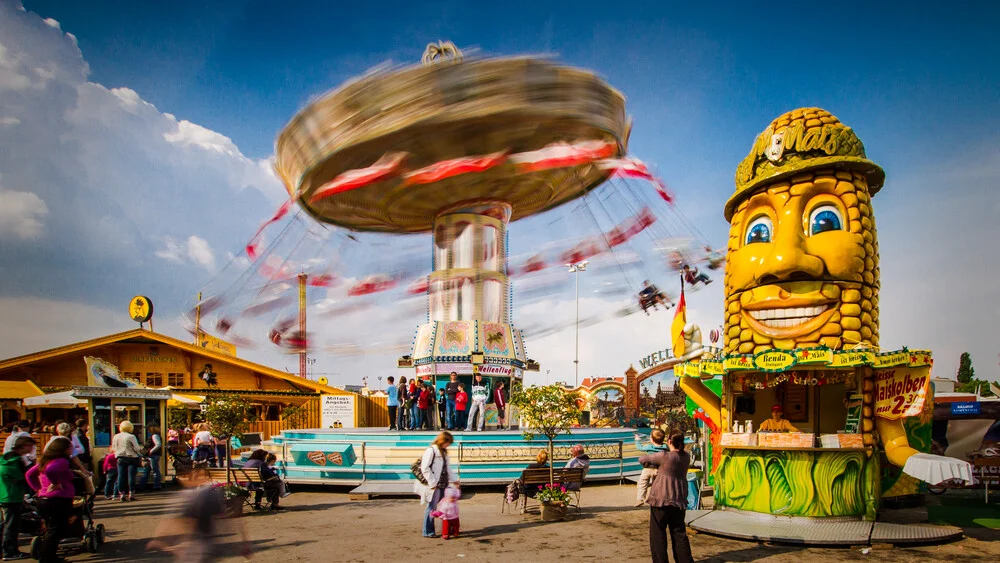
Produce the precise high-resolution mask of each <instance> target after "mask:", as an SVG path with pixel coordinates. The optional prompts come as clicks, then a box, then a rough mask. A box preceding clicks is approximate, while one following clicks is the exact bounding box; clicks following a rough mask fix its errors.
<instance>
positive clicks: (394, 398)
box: [385, 375, 399, 430]
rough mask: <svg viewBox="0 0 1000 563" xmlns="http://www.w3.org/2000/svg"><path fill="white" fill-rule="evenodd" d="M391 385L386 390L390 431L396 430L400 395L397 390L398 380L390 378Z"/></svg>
mask: <svg viewBox="0 0 1000 563" xmlns="http://www.w3.org/2000/svg"><path fill="white" fill-rule="evenodd" d="M388 381H389V384H388V385H386V388H385V396H386V400H385V406H387V407H389V430H395V429H396V414H397V411H398V410H399V394H398V390H397V389H396V383H395V381H396V378H395V377H393V376H391V375H390V376H389V379H388Z"/></svg>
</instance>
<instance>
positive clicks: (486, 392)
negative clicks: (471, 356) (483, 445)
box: [465, 373, 490, 432]
mask: <svg viewBox="0 0 1000 563" xmlns="http://www.w3.org/2000/svg"><path fill="white" fill-rule="evenodd" d="M489 399H490V386H489V384H488V383H486V382H485V381H483V375H482V374H481V373H477V374H476V377H475V378H474V380H473V382H472V406H471V407H469V422H468V424H466V426H465V431H466V432H472V427H473V426H475V425H476V415H477V414H478V415H479V431H480V432H482V431H483V428H484V427H485V426H486V401H488V400H489Z"/></svg>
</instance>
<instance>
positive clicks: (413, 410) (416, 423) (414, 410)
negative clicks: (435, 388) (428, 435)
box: [410, 401, 420, 430]
mask: <svg viewBox="0 0 1000 563" xmlns="http://www.w3.org/2000/svg"><path fill="white" fill-rule="evenodd" d="M417 428H420V407H418V406H417V402H416V401H413V404H412V405H411V406H410V430H416V429H417Z"/></svg>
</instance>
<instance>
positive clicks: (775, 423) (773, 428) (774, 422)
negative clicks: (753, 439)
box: [760, 405, 799, 432]
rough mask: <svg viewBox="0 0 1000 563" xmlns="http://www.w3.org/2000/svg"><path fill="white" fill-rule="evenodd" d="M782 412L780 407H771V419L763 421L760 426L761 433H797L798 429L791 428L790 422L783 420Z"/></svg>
mask: <svg viewBox="0 0 1000 563" xmlns="http://www.w3.org/2000/svg"><path fill="white" fill-rule="evenodd" d="M783 416H784V411H783V410H782V408H781V405H774V406H773V407H771V418H769V419H767V420H765V421H764V422H762V423H761V425H760V431H761V432H798V431H799V429H798V428H796V427H794V426H792V423H791V422H788V421H787V420H785V419H784V418H783Z"/></svg>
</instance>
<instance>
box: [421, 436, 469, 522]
mask: <svg viewBox="0 0 1000 563" xmlns="http://www.w3.org/2000/svg"><path fill="white" fill-rule="evenodd" d="M454 441H455V440H454V438H452V436H451V432H442V433H440V434H438V436H437V438H435V439H434V441H433V442H432V443H431V445H430V446H428V447H427V449H426V450H424V455H423V457H421V459H420V471H421V473H423V474H424V479H426V480H427V484H426V485H424V484H423V483H421V482H420V481H417V482H416V483H414V485H413V492H415V493H417V494H418V495H420V504H426V505H427V509H426V510H425V511H424V537H425V538H436V537H437V534H436V533H435V530H434V517H433V516H431V512H433V511H434V509H436V508H437V503H438V501H440V500H441V498H442V497H443V496H444V490H445V489H446V488H448V485H452V486H454V487H456V488H457V487H458V486H459V483H458V475H457V474H456V473H455V470H454V469H452V467H451V460H450V459H449V458H448V446H450V445H451V444H452V442H454Z"/></svg>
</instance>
